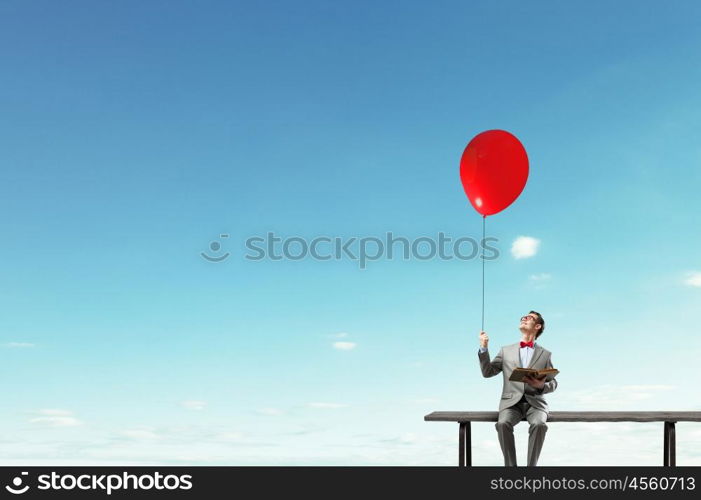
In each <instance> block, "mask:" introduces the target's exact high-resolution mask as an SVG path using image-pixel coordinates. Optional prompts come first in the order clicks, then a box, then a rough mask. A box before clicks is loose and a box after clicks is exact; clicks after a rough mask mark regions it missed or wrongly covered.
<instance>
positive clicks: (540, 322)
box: [528, 311, 545, 338]
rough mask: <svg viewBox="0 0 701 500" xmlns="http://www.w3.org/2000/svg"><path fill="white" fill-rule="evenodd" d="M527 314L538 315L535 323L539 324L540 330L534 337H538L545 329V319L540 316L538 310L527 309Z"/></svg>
mask: <svg viewBox="0 0 701 500" xmlns="http://www.w3.org/2000/svg"><path fill="white" fill-rule="evenodd" d="M528 314H537V315H538V319H537V320H536V323H537V324H539V325H540V330H538V333H536V334H535V338H538V337H540V336H541V335H542V334H543V331H544V330H545V320H544V319H543V316H541V315H540V313H539V312H538V311H529V312H528Z"/></svg>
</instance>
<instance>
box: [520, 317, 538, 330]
mask: <svg viewBox="0 0 701 500" xmlns="http://www.w3.org/2000/svg"><path fill="white" fill-rule="evenodd" d="M536 325H538V316H537V315H535V314H533V313H528V314H526V315H525V316H523V317H522V318H521V323H520V325H519V329H520V330H525V331H527V332H531V331H533V332H537V331H538V327H537V326H536Z"/></svg>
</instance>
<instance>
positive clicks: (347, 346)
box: [333, 342, 356, 351]
mask: <svg viewBox="0 0 701 500" xmlns="http://www.w3.org/2000/svg"><path fill="white" fill-rule="evenodd" d="M355 346H356V343H355V342H334V343H333V348H334V349H338V350H340V351H350V350H351V349H355Z"/></svg>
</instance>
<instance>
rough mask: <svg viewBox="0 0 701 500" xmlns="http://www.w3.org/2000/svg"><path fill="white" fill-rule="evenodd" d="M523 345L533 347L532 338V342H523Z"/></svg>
mask: <svg viewBox="0 0 701 500" xmlns="http://www.w3.org/2000/svg"><path fill="white" fill-rule="evenodd" d="M521 347H530V348H531V349H533V341H532V340H531V341H530V342H521Z"/></svg>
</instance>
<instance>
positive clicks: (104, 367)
mask: <svg viewBox="0 0 701 500" xmlns="http://www.w3.org/2000/svg"><path fill="white" fill-rule="evenodd" d="M700 11H701V6H699V5H698V4H697V3H696V2H674V3H673V4H670V5H664V6H661V5H660V4H659V3H657V2H640V1H636V2H615V3H611V2H592V1H587V2H567V3H562V2H529V3H523V2H486V1H485V2H432V3H427V2H382V3H380V4H378V3H377V2H352V3H350V2H347V3H344V4H339V3H329V2H310V1H306V2H302V3H300V2H282V1H279V2H198V3H193V2H156V1H153V2H120V4H119V5H114V4H108V3H106V2H98V3H96V2H87V1H86V2H77V1H76V2H64V3H61V4H58V3H56V2H40V1H34V2H20V1H10V2H3V4H2V5H1V6H0V54H1V56H2V61H3V70H4V71H3V79H2V82H1V83H0V88H1V89H2V92H0V99H1V100H2V113H1V114H0V148H1V149H0V151H2V153H1V155H0V158H1V162H0V172H1V177H0V190H1V193H2V196H0V209H1V210H2V213H3V214H4V216H3V217H1V218H0V229H1V230H2V234H3V236H4V238H3V245H2V246H0V257H1V259H0V276H2V281H1V283H2V284H1V287H2V288H0V290H1V293H2V303H3V308H2V309H3V314H2V319H1V322H0V332H1V338H0V343H2V346H1V350H0V352H1V353H2V356H3V369H2V370H1V371H0V373H2V377H3V379H4V381H5V387H6V388H7V389H8V390H7V391H6V394H5V409H6V411H4V412H3V414H2V416H0V439H2V440H3V442H5V443H6V445H4V446H3V447H2V450H0V461H1V462H2V463H3V464H6V465H7V464H28V463H29V464H34V463H36V464H39V463H42V464H66V463H76V464H107V463H135V464H145V463H148V464H171V463H172V464H231V465H245V464H340V465H345V464H348V465H355V464H368V465H372V464H412V465H414V464H426V465H447V464H453V462H454V458H455V450H454V448H455V446H456V442H455V441H456V434H457V428H453V425H449V424H435V423H425V422H423V420H422V419H423V415H425V414H427V413H429V412H430V411H433V410H461V409H464V410H482V409H484V410H487V409H496V407H497V403H498V401H497V398H498V395H499V393H500V392H499V391H500V383H501V382H500V381H499V380H497V379H490V380H485V379H483V378H482V377H481V375H480V372H479V368H478V364H477V357H476V350H477V333H478V331H479V327H480V308H481V296H480V291H481V289H480V285H481V266H480V262H479V261H478V260H471V261H458V260H450V261H446V260H440V259H432V260H428V261H417V260H410V261H403V260H400V259H395V260H391V261H390V260H387V259H381V260H378V261H376V262H370V263H369V265H368V267H367V269H365V270H361V269H359V267H358V263H357V262H353V261H350V260H348V259H341V260H330V261H324V262H319V261H315V260H312V259H309V258H307V259H303V260H300V261H289V260H283V261H270V260H264V261H261V262H252V261H249V260H246V259H245V258H244V254H245V253H246V248H245V246H244V242H245V240H246V238H248V237H251V236H265V234H266V233H267V232H268V231H272V232H274V233H276V234H277V235H279V236H281V237H292V236H299V237H302V238H307V239H311V238H314V237H316V236H321V235H325V236H331V237H339V238H350V237H352V236H361V237H362V236H365V237H383V235H384V234H385V233H386V232H388V231H392V232H393V233H394V234H395V235H400V236H404V237H406V238H409V239H412V240H413V239H415V238H418V237H421V236H430V237H436V235H437V234H438V232H439V231H443V232H445V233H447V234H449V235H451V236H454V237H457V236H471V237H474V238H477V237H479V236H480V234H481V223H482V221H481V217H480V216H479V215H477V213H476V212H474V210H473V209H472V208H471V206H470V205H469V203H468V201H467V198H466V197H465V195H464V193H463V190H462V187H461V185H460V181H459V176H458V162H459V159H460V155H461V154H462V150H463V148H464V147H465V145H466V144H467V142H468V141H469V140H470V138H471V137H473V136H474V135H475V134H477V133H479V132H481V131H483V130H487V129H492V128H501V129H506V130H509V131H511V132H512V133H514V134H516V135H517V136H518V137H519V138H520V139H521V141H522V142H523V144H524V145H525V147H526V149H527V151H528V154H529V159H530V166H531V170H530V177H529V181H528V184H527V186H526V188H525V190H524V192H523V194H522V195H521V197H520V198H519V199H518V200H517V201H516V202H515V203H514V204H513V205H512V206H511V207H509V208H508V209H507V210H506V211H504V212H502V213H500V214H497V215H495V216H493V217H489V218H488V219H487V233H488V235H490V236H494V237H496V238H498V239H499V243H498V244H497V245H496V246H497V247H498V248H499V250H500V257H499V259H497V260H495V261H491V262H488V263H487V265H486V268H487V269H486V271H487V299H486V300H487V305H486V329H487V331H488V332H489V334H490V337H491V339H492V344H493V345H494V344H496V345H503V344H507V343H512V342H514V341H516V340H518V338H519V333H518V330H517V327H518V318H519V317H520V316H521V315H522V314H523V313H524V312H527V311H528V310H530V309H536V310H538V311H541V312H542V314H543V316H544V317H545V319H546V321H547V330H546V333H545V334H544V336H543V337H542V339H541V340H542V344H543V345H544V346H545V347H546V348H548V349H549V350H551V351H552V352H553V362H554V364H555V365H556V366H557V367H559V368H560V369H561V371H562V374H561V375H560V377H559V380H560V387H559V389H558V391H557V392H556V393H554V394H552V395H551V396H550V398H549V403H550V406H551V409H553V410H570V409H571V410H575V409H590V410H598V409H601V410H606V409H623V408H627V409H659V410H698V409H700V407H701V400H700V399H699V397H698V395H697V394H698V390H697V387H696V384H695V383H694V382H695V381H696V380H697V379H698V375H697V373H696V371H695V364H696V360H697V359H699V356H701V348H699V347H698V342H697V339H698V327H697V322H696V314H697V313H698V311H699V310H700V306H701V261H700V260H699V257H698V256H699V254H700V252H699V250H700V247H701V236H700V233H699V231H698V229H697V228H698V227H699V221H698V219H699V217H698V213H699V201H698V194H699V185H700V183H701V168H700V167H701V146H700V145H699V142H698V136H699V131H700V130H701V113H700V111H701V97H700V96H699V94H698V88H699V82H700V81H701V33H699V31H698V26H697V24H698V23H697V20H698V17H699V14H701V12H700ZM222 233H226V234H229V235H230V236H229V238H228V239H225V240H224V239H223V240H221V241H222V245H223V246H222V250H221V251H220V252H224V251H228V252H230V253H231V256H230V257H229V258H227V259H226V260H224V261H222V262H221V263H211V262H207V261H206V260H205V259H203V258H202V257H201V256H200V252H203V251H208V246H209V244H210V242H212V241H215V240H217V241H218V240H219V235H220V234H222ZM521 236H526V237H529V238H533V239H536V240H538V241H539V245H538V247H537V251H536V252H535V254H534V255H532V256H530V257H527V258H520V259H517V258H514V256H513V255H512V253H511V247H512V244H513V243H514V242H515V241H516V240H517V239H518V238H519V237H521ZM337 342H343V343H345V344H340V347H343V346H345V347H352V348H349V349H348V348H347V349H339V348H337V347H339V344H336V343H337ZM334 345H336V347H334ZM493 350H494V349H493ZM650 367H653V368H654V371H652V372H650V370H649V368H650ZM455 427H457V426H455ZM522 427H524V428H523V429H519V430H518V432H521V433H524V432H525V431H526V429H525V426H522ZM624 427H625V425H624V424H620V425H612V426H608V425H606V424H599V426H597V427H595V428H594V427H591V429H596V430H594V431H592V432H595V433H600V439H596V440H595V439H588V440H587V441H583V442H579V441H577V440H581V438H578V436H579V435H581V432H579V431H578V428H577V427H576V426H574V424H571V425H570V424H560V425H553V426H551V430H550V431H549V435H548V441H547V442H546V445H545V447H544V450H543V455H542V460H541V462H542V463H543V464H544V465H558V464H565V465H567V464H583V465H586V464H588V463H590V462H591V461H592V460H593V459H592V458H590V457H593V456H595V455H597V456H601V457H603V458H602V460H604V461H605V463H609V464H612V465H616V464H636V465H637V464H639V465H647V464H657V463H658V461H659V460H658V459H659V455H660V453H659V448H660V447H661V434H662V433H661V426H654V425H650V426H648V425H647V424H635V425H630V426H629V429H627V430H626V431H625V432H624ZM658 427H660V428H659V429H658ZM587 429H590V428H589V427H587ZM614 433H615V434H614ZM614 435H615V436H621V435H625V436H629V437H624V438H622V439H630V441H629V442H627V443H625V444H624V445H621V446H614V445H611V444H610V443H611V436H614ZM678 436H679V437H678V439H679V444H678V463H679V464H680V465H691V464H696V465H699V464H701V455H700V454H699V452H698V450H699V449H701V429H699V426H693V425H688V426H685V425H684V424H679V426H678ZM517 437H518V438H519V441H518V442H517V447H518V450H519V453H521V452H523V453H524V454H525V444H526V443H525V439H526V438H525V434H523V435H519V436H517ZM473 439H474V443H475V455H474V457H475V463H481V464H485V465H486V464H499V463H501V454H500V452H499V450H498V447H495V446H497V444H496V433H495V432H494V429H493V428H492V426H490V425H487V424H485V425H484V426H481V425H477V426H476V429H475V434H474V438H473ZM657 441H660V442H659V443H658V442H657ZM573 442H576V443H577V444H578V446H580V448H581V450H582V451H581V452H578V453H573V452H572V451H571V450H572V443H573ZM640 443H644V444H640ZM598 463H600V462H598Z"/></svg>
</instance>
